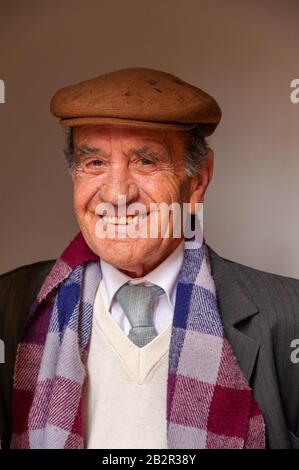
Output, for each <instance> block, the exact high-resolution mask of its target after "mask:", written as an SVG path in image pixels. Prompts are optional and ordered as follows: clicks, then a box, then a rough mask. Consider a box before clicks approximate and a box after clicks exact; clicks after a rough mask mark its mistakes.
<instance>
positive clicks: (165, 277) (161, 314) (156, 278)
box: [101, 240, 184, 335]
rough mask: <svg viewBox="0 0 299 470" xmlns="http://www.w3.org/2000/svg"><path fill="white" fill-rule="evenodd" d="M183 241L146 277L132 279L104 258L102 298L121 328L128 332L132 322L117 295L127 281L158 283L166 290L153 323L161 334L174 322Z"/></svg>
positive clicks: (154, 307)
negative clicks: (115, 295)
mask: <svg viewBox="0 0 299 470" xmlns="http://www.w3.org/2000/svg"><path fill="white" fill-rule="evenodd" d="M183 257H184V240H183V241H182V242H181V243H180V244H179V245H178V246H177V248H176V249H175V250H174V251H173V252H172V253H171V254H170V255H169V256H168V257H167V258H166V259H165V260H164V261H163V262H162V263H161V264H159V266H157V267H156V268H155V269H153V270H152V271H150V272H149V273H148V274H146V275H145V276H143V277H139V278H132V277H129V276H127V275H126V274H124V273H122V272H121V271H119V270H118V269H116V268H115V267H114V266H112V265H111V264H108V263H106V262H105V261H103V260H101V270H102V274H103V282H102V286H103V300H104V303H105V307H106V308H107V309H108V310H109V312H110V313H111V315H112V317H113V318H114V320H115V321H116V322H117V323H118V325H119V326H120V328H121V329H122V330H123V331H124V332H125V334H126V335H128V333H129V331H130V329H131V325H130V322H129V320H128V318H127V316H126V314H125V313H124V311H123V309H122V307H121V306H120V304H119V303H118V302H117V301H116V300H115V298H114V294H115V293H116V292H117V290H118V289H119V288H120V287H121V286H122V285H123V284H125V283H126V282H129V283H130V284H139V283H141V282H143V283H146V284H148V285H149V284H156V285H158V286H159V287H162V289H164V291H165V294H162V295H160V296H159V297H157V299H156V301H155V304H154V306H153V322H154V326H155V328H156V330H157V333H158V334H159V333H161V332H162V331H163V330H165V328H167V326H168V325H169V324H170V323H171V322H172V318H173V312H174V304H175V295H176V288H177V282H178V275H179V272H180V269H181V266H182V263H183Z"/></svg>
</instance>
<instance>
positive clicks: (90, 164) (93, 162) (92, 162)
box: [87, 160, 103, 166]
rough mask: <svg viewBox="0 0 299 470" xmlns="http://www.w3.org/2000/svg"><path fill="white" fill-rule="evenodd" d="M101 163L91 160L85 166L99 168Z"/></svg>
mask: <svg viewBox="0 0 299 470" xmlns="http://www.w3.org/2000/svg"><path fill="white" fill-rule="evenodd" d="M102 164H103V162H102V161H101V160H91V161H90V162H88V163H87V166H101V165H102Z"/></svg>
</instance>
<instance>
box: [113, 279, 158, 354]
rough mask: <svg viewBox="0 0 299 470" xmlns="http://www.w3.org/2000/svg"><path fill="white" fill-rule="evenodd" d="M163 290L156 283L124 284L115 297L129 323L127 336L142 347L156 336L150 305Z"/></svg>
mask: <svg viewBox="0 0 299 470" xmlns="http://www.w3.org/2000/svg"><path fill="white" fill-rule="evenodd" d="M164 292H165V291H164V290H163V289H162V288H161V287H159V286H156V285H152V286H145V285H144V284H135V285H132V284H131V285H130V284H124V285H123V286H122V287H120V289H119V290H118V291H117V292H116V294H115V298H116V300H117V302H118V303H119V304H120V305H121V307H122V309H123V311H124V312H125V314H126V315H127V317H128V319H129V322H130V324H131V327H132V328H131V329H130V331H129V334H128V338H129V339H130V340H131V341H133V343H134V344H136V345H137V346H139V347H140V348H142V346H145V345H146V344H147V343H149V342H150V341H152V339H154V338H155V337H156V336H157V331H156V329H155V327H154V323H153V317H152V307H153V303H154V300H155V298H156V297H157V296H159V295H162V294H164Z"/></svg>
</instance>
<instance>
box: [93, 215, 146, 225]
mask: <svg viewBox="0 0 299 470" xmlns="http://www.w3.org/2000/svg"><path fill="white" fill-rule="evenodd" d="M98 215H99V214H98ZM147 216H148V213H145V214H138V215H128V216H122V217H117V216H111V215H99V217H100V219H101V221H102V222H103V223H104V224H113V225H136V224H140V223H141V222H142V221H143V220H144V219H145V218H146V217H147Z"/></svg>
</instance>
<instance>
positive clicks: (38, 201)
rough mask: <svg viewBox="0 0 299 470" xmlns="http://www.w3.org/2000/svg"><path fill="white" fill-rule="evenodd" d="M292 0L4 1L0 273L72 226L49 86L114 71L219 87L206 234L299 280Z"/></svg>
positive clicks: (234, 255)
mask: <svg viewBox="0 0 299 470" xmlns="http://www.w3.org/2000/svg"><path fill="white" fill-rule="evenodd" d="M298 23H299V1H298V0H279V1H278V0H254V1H252V0H246V1H245V0H97V1H95V0H59V1H57V0H54V1H53V0H46V1H45V0H44V1H40V0H39V1H34V0H26V1H15V0H9V1H8V0H0V78H1V79H3V80H4V81H5V85H6V103H5V104H1V105H0V120H1V122H0V144H1V174H0V207H1V211H0V227H1V231H0V246H1V252H0V272H4V271H7V270H9V269H13V268H15V267H17V266H19V265H22V264H26V263H31V262H34V261H38V260H41V259H47V258H52V257H57V256H58V255H59V254H60V252H61V250H63V249H64V247H65V246H66V244H67V243H68V242H69V241H70V240H71V239H72V237H73V236H74V234H75V233H76V232H77V226H76V223H75V220H74V216H73V212H72V196H71V183H70V179H69V176H68V173H67V170H66V166H65V163H64V159H63V156H62V153H61V148H62V147H63V134H62V132H61V130H60V129H59V128H58V126H57V122H56V120H55V118H53V117H52V116H51V115H50V113H49V101H50V98H51V96H52V94H53V93H54V92H55V91H56V89H58V88H60V87H62V86H64V85H68V84H71V83H75V82H77V81H80V80H84V79H87V78H92V77H94V76H96V75H99V74H101V73H104V72H108V71H111V70H116V69H119V68H123V67H131V66H143V67H151V68H157V69H162V70H165V71H169V72H171V73H175V74H177V75H178V76H179V77H181V78H182V79H184V80H187V81H190V82H192V83H194V84H195V85H197V86H200V87H202V88H203V89H205V90H206V91H208V92H210V93H211V94H212V95H214V96H215V97H216V99H217V100H218V102H219V103H220V105H221V107H222V109H223V120H222V123H221V125H220V126H219V128H218V130H217V131H216V133H215V135H214V136H213V137H212V138H211V139H210V145H211V146H212V147H213V148H214V151H215V174H214V180H213V182H212V185H211V187H210V189H209V191H208V194H207V198H206V205H205V218H204V220H205V237H206V241H207V242H208V243H209V244H210V245H211V247H212V248H214V249H215V250H216V251H217V252H218V253H219V254H221V255H223V256H225V257H227V258H231V259H234V260H236V261H239V262H241V263H244V264H248V265H250V266H253V267H256V268H259V269H263V270H267V271H272V272H275V273H281V274H284V275H288V276H293V277H299V256H298V239H299V218H298V203H299V185H298V175H299V158H298V150H299V143H298V118H299V104H298V105H294V104H292V103H291V102H290V98H289V96H290V91H291V89H290V82H291V80H292V79H294V78H299V68H298V41H299V30H298Z"/></svg>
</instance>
